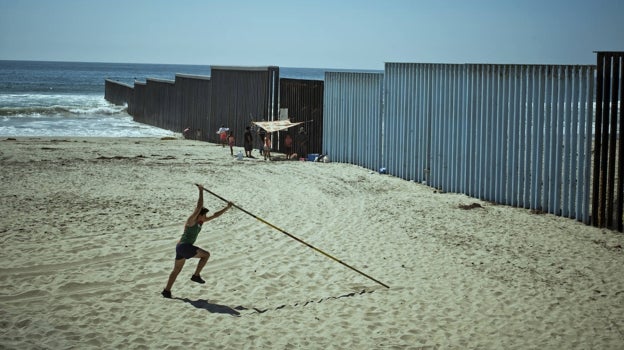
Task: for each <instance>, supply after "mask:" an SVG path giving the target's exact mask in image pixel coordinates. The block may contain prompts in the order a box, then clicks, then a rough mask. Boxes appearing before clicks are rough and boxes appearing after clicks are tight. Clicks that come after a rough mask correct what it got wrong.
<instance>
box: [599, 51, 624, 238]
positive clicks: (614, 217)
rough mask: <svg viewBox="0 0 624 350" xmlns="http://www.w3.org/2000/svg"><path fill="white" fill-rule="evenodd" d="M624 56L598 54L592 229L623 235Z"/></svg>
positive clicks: (605, 53)
mask: <svg viewBox="0 0 624 350" xmlns="http://www.w3.org/2000/svg"><path fill="white" fill-rule="evenodd" d="M623 84H624V52H597V75H596V121H595V134H596V136H595V146H594V164H593V165H594V169H593V170H594V172H593V191H592V208H593V212H592V214H593V215H592V222H591V223H592V225H594V226H598V227H607V228H610V229H614V230H618V231H620V232H622V229H623V223H622V220H623V201H624V187H623V186H624V143H623V142H622V139H621V137H622V135H624V120H623V119H622V106H623V105H622V103H623V101H624V86H622V85H623Z"/></svg>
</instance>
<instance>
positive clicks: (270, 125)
mask: <svg viewBox="0 0 624 350" xmlns="http://www.w3.org/2000/svg"><path fill="white" fill-rule="evenodd" d="M253 123H254V124H256V125H257V126H259V127H261V128H262V129H264V130H266V131H267V132H274V131H280V130H284V129H288V128H292V127H293V126H297V125H299V124H303V122H297V123H291V122H290V119H286V120H275V121H272V122H253Z"/></svg>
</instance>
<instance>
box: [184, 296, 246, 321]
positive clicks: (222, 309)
mask: <svg viewBox="0 0 624 350" xmlns="http://www.w3.org/2000/svg"><path fill="white" fill-rule="evenodd" d="M173 299H178V300H182V301H183V302H185V303H189V304H191V305H193V306H195V307H196V308H198V309H204V310H206V311H208V312H211V313H213V314H228V315H232V316H236V317H239V316H240V312H238V311H236V310H234V309H232V308H231V307H229V306H226V305H219V304H213V303H211V302H209V301H208V300H204V299H198V300H191V299H189V298H173Z"/></svg>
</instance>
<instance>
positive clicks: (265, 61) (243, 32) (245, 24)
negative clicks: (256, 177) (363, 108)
mask: <svg viewBox="0 0 624 350" xmlns="http://www.w3.org/2000/svg"><path fill="white" fill-rule="evenodd" d="M594 51H624V0H561V1H559V0H539V1H538V0H516V1H512V0H411V1H410V0H331V1H330V0H314V1H312V0H310V1H298V0H284V1H282V0H276V1H272V0H253V1H252V0H241V1H237V0H222V1H221V0H219V1H217V0H214V1H213V0H180V1H173V0H99V1H91V0H53V1H52V0H0V59H4V60H49V61H87V62H128V63H170V64H201V65H228V66H234V65H241V66H266V65H277V66H283V67H310V68H347V69H383V67H384V63H385V62H419V63H421V62H426V63H518V64H595V60H596V58H595V57H596V56H595V53H594Z"/></svg>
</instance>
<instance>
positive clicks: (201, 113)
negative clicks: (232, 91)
mask: <svg viewBox="0 0 624 350" xmlns="http://www.w3.org/2000/svg"><path fill="white" fill-rule="evenodd" d="M175 81H176V83H175V85H176V91H177V93H178V99H179V108H180V112H179V113H180V125H181V126H182V128H183V129H186V128H188V129H190V132H189V137H190V138H192V139H197V140H204V139H205V136H206V133H205V132H204V131H206V130H208V123H207V121H208V117H209V115H210V103H211V97H212V83H211V81H210V77H208V76H192V75H184V74H176V77H175Z"/></svg>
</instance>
